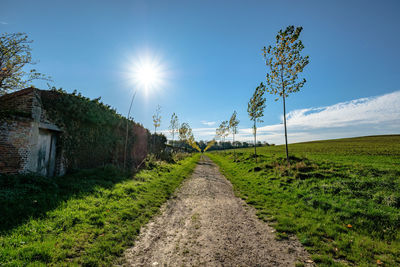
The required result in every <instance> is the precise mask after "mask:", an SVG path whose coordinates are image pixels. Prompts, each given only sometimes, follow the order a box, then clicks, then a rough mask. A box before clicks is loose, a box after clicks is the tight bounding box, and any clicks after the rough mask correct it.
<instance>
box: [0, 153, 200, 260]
mask: <svg viewBox="0 0 400 267" xmlns="http://www.w3.org/2000/svg"><path fill="white" fill-rule="evenodd" d="M198 158H199V155H194V156H191V157H188V158H186V159H183V160H181V161H179V162H178V163H176V164H167V163H160V164H157V165H156V166H153V168H152V169H151V170H143V171H141V172H139V173H138V174H136V175H134V176H131V175H127V174H126V173H125V172H123V171H121V170H120V169H116V168H115V167H112V166H110V167H105V168H98V169H91V170H82V171H79V172H76V173H74V174H69V175H66V176H63V177H56V178H46V177H35V176H19V177H9V179H8V178H7V177H1V180H0V188H1V191H0V214H1V218H0V265H1V266H77V265H81V266H110V265H112V264H113V263H116V261H117V262H118V259H119V257H120V256H121V255H122V253H123V251H124V250H125V249H126V248H128V247H130V246H132V245H133V243H134V240H135V237H136V236H137V234H138V232H139V229H140V227H141V226H143V225H144V224H146V223H147V222H148V220H149V219H150V218H151V217H152V216H153V215H154V214H156V213H157V212H158V211H159V208H160V206H161V205H162V204H163V203H164V202H165V201H166V200H167V199H168V197H169V196H171V194H172V193H173V192H174V191H175V189H176V188H177V187H178V186H179V185H180V184H181V182H182V181H183V180H184V179H185V178H186V177H187V176H188V175H189V174H190V173H191V172H192V171H193V169H194V167H195V165H196V162H197V160H198Z"/></svg>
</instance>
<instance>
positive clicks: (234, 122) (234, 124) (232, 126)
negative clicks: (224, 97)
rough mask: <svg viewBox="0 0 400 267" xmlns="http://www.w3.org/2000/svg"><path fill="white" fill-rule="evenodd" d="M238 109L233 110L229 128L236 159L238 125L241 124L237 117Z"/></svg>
mask: <svg viewBox="0 0 400 267" xmlns="http://www.w3.org/2000/svg"><path fill="white" fill-rule="evenodd" d="M236 115H237V113H236V110H235V111H234V112H233V114H232V116H231V118H230V119H229V130H230V132H231V133H232V145H233V156H234V158H235V159H236V151H235V134H237V133H238V130H237V127H238V125H239V122H240V121H239V120H238V119H237V118H236Z"/></svg>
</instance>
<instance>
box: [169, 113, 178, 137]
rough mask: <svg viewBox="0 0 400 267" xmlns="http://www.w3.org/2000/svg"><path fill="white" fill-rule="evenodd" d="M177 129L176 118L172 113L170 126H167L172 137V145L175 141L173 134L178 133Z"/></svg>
mask: <svg viewBox="0 0 400 267" xmlns="http://www.w3.org/2000/svg"><path fill="white" fill-rule="evenodd" d="M178 128H179V121H178V116H177V115H176V114H175V112H174V113H172V116H171V121H170V125H169V131H170V133H171V135H172V144H173V142H174V139H175V133H176V132H178Z"/></svg>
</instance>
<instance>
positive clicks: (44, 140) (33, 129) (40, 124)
mask: <svg viewBox="0 0 400 267" xmlns="http://www.w3.org/2000/svg"><path fill="white" fill-rule="evenodd" d="M61 132H62V130H61V129H60V128H59V127H57V125H55V124H54V123H52V122H51V121H50V120H49V119H48V117H47V116H46V111H45V110H44V108H43V105H42V102H41V90H38V89H36V88H32V87H31V88H26V89H23V90H20V91H17V92H14V93H10V94H6V95H3V96H1V97H0V174H17V173H29V172H33V173H37V174H40V175H44V176H58V175H63V174H64V173H65V167H64V166H63V160H62V149H61V147H60V146H59V145H57V139H58V138H59V135H60V133H61Z"/></svg>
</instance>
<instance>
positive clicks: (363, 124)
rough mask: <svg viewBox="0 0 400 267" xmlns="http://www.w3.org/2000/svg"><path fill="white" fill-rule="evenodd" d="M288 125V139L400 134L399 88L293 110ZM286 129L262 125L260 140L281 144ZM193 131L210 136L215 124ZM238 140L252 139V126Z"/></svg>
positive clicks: (258, 135)
mask: <svg viewBox="0 0 400 267" xmlns="http://www.w3.org/2000/svg"><path fill="white" fill-rule="evenodd" d="M203 124H204V123H203ZM287 125H288V141H289V143H295V142H304V141H312V140H324V139H334V138H345V137H355V136H365V135H380V134H400V91H396V92H393V93H390V94H385V95H381V96H376V97H367V98H360V99H355V100H352V101H347V102H341V103H337V104H334V105H331V106H325V107H313V108H305V109H297V110H293V111H290V112H289V113H288V114H287ZM283 131H284V129H283V124H273V125H265V126H261V127H259V128H258V129H257V140H259V141H266V142H268V143H274V144H282V143H284V134H283ZM193 134H194V135H195V137H196V140H201V139H202V140H211V139H212V138H214V136H215V128H211V127H207V128H197V129H193ZM227 140H228V139H227ZM236 140H240V141H248V142H252V140H253V130H252V128H244V129H239V134H237V136H236Z"/></svg>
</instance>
